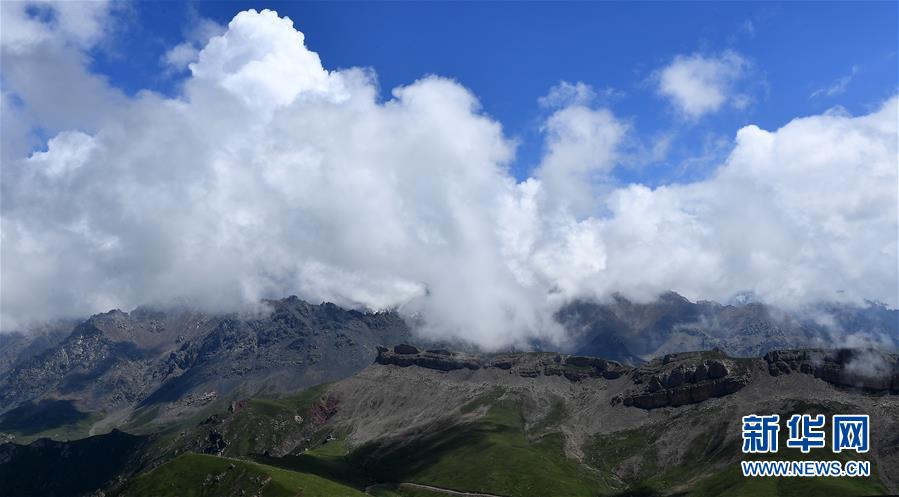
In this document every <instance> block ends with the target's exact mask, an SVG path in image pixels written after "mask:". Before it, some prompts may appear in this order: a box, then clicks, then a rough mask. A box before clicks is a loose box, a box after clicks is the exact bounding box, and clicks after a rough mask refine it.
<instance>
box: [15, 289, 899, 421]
mask: <svg viewBox="0 0 899 497" xmlns="http://www.w3.org/2000/svg"><path fill="white" fill-rule="evenodd" d="M264 304H265V305H263V306H260V307H259V308H258V309H257V310H256V311H255V312H254V313H244V314H207V313H203V312H200V311H197V310H194V309H189V308H174V309H169V310H154V309H151V308H138V309H135V310H134V311H132V312H130V313H125V312H122V311H119V310H114V311H110V312H107V313H104V314H98V315H95V316H93V317H91V318H90V319H88V320H86V321H84V322H81V323H78V324H77V325H74V327H73V328H71V329H68V328H61V327H56V328H47V329H45V330H43V331H39V332H35V333H32V334H5V335H2V336H0V432H2V431H11V432H19V433H20V434H21V433H25V434H26V437H31V436H32V435H34V434H36V433H39V432H42V431H44V430H45V429H51V428H54V421H48V422H47V424H46V426H38V427H31V428H29V429H27V430H20V429H17V428H16V426H17V425H16V423H17V422H18V421H16V420H23V419H36V418H35V417H37V418H40V417H41V416H45V417H48V418H51V419H56V417H59V418H60V419H61V420H62V421H64V422H59V419H57V421H55V422H56V424H58V425H72V426H77V427H78V429H79V430H82V431H83V432H84V431H86V432H89V433H95V432H104V431H108V430H109V429H111V428H113V427H116V426H121V425H124V424H126V423H128V422H129V421H132V420H133V417H134V416H135V415H136V413H139V412H147V411H148V410H151V409H152V410H153V417H154V418H155V419H156V421H157V422H161V421H165V420H167V419H177V418H179V417H181V416H184V415H185V414H189V413H191V412H195V411H197V410H199V409H201V408H203V407H204V406H206V405H208V404H210V403H212V402H214V401H216V400H220V399H229V398H237V397H241V396H250V395H258V394H262V393H265V394H268V395H273V394H278V393H287V392H292V391H296V390H297V389H301V388H305V387H310V386H313V385H317V384H320V383H324V382H328V381H333V380H337V379H340V378H344V377H347V376H350V375H352V374H354V373H356V372H357V371H360V370H362V369H363V368H365V367H366V366H368V365H369V364H371V362H372V361H373V360H374V358H375V356H376V355H377V347H378V346H380V345H389V344H394V343H404V342H405V343H417V344H419V345H420V346H423V347H428V346H430V347H444V348H456V349H458V348H460V347H462V348H465V349H468V350H472V351H474V350H476V349H474V348H472V346H471V344H467V343H460V342H455V343H453V342H442V343H439V344H437V343H434V342H433V341H430V340H428V339H427V338H426V337H422V336H421V335H418V334H417V333H415V332H414V329H413V328H412V327H410V326H409V324H407V322H406V321H405V320H404V319H403V318H402V317H401V316H400V315H398V314H396V313H395V312H382V313H364V312H359V311H352V310H345V309H342V308H340V307H338V306H336V305H334V304H327V303H326V304H321V305H312V304H309V303H307V302H304V301H302V300H300V299H298V298H296V297H290V298H286V299H283V300H274V301H266V302H265V303H264ZM557 318H558V319H559V322H560V323H561V326H563V327H564V328H565V329H566V330H567V331H566V334H567V339H566V341H565V342H563V343H562V344H559V343H539V342H534V343H533V344H532V347H531V348H532V349H535V350H541V349H542V350H562V351H563V352H567V353H574V354H581V355H590V356H597V357H603V358H606V359H610V360H615V361H619V362H622V363H624V364H632V365H639V364H641V363H643V362H645V361H648V360H651V359H653V358H657V357H660V356H661V355H664V354H668V353H673V352H684V351H694V350H711V349H719V350H721V351H723V352H724V353H727V354H730V355H732V356H740V357H751V356H754V357H760V356H762V355H764V354H765V353H767V352H769V351H771V350H775V349H786V348H797V347H816V348H818V347H827V348H831V347H840V346H856V347H858V346H863V347H877V348H880V349H883V350H895V345H894V344H895V343H896V342H897V341H899V319H897V311H895V310H889V309H887V308H885V307H883V306H878V305H873V304H872V305H869V306H867V307H864V308H858V307H850V306H840V305H830V306H823V305H822V306H818V307H816V308H814V309H812V310H809V311H805V312H803V313H789V312H784V311H781V310H778V309H775V308H772V307H769V306H766V305H763V304H755V303H747V304H741V305H736V306H734V305H721V304H717V303H713V302H699V303H694V302H690V301H688V300H687V299H685V298H683V297H681V296H679V295H677V294H675V293H668V294H665V295H663V296H662V297H660V298H659V299H658V300H657V301H655V302H652V303H649V304H636V303H633V302H630V301H628V300H627V299H624V298H623V297H616V298H614V299H613V300H611V301H610V302H606V303H591V302H584V301H581V302H575V303H572V304H569V305H567V306H565V307H563V309H562V310H561V311H559V313H558V315H557ZM60 326H62V325H60ZM560 345H561V346H560ZM4 426H6V427H7V429H6V430H4V428H3V427H4ZM28 430H30V434H29V433H28Z"/></svg>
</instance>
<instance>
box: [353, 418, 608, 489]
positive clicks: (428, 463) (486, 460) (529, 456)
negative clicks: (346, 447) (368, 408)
mask: <svg viewBox="0 0 899 497" xmlns="http://www.w3.org/2000/svg"><path fill="white" fill-rule="evenodd" d="M384 449H385V448H383V447H374V446H369V447H364V448H362V449H360V450H359V451H357V452H356V453H354V454H353V456H352V457H353V459H354V460H357V461H360V462H361V463H362V464H364V465H365V467H366V468H367V469H368V470H369V471H371V473H372V474H373V475H374V476H376V477H377V478H378V479H379V480H381V481H390V482H415V483H423V484H428V485H434V486H438V487H445V488H451V489H455V490H463V491H470V492H485V493H494V494H498V495H508V496H512V497H518V496H522V497H523V496H543V495H565V496H570V497H576V496H595V495H597V494H598V493H600V492H602V491H610V490H611V488H610V487H608V486H607V485H604V484H603V483H602V482H601V481H600V480H599V479H598V478H597V477H596V476H595V475H594V474H592V473H590V472H589V471H588V470H586V468H583V467H582V466H580V465H579V464H577V463H576V462H575V461H572V460H571V459H568V458H567V457H566V456H565V454H564V451H563V447H562V438H561V436H560V435H558V434H554V435H548V436H545V437H543V438H542V439H540V440H535V441H529V440H528V438H527V436H526V435H525V431H524V423H523V421H522V419H521V416H520V415H519V412H518V410H517V409H516V408H515V407H513V406H511V405H509V404H495V405H493V406H492V407H491V408H490V409H489V411H488V413H487V414H486V415H485V416H484V417H483V418H480V419H479V420H477V421H476V422H473V423H469V424H464V425H458V426H453V427H451V428H448V429H446V430H443V431H441V432H439V433H436V434H434V435H432V436H430V437H427V438H424V439H421V440H417V441H413V442H412V443H409V444H406V445H403V446H400V447H396V448H387V450H386V451H385V450H384ZM379 452H380V455H379Z"/></svg>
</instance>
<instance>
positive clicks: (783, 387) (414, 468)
mask: <svg viewBox="0 0 899 497" xmlns="http://www.w3.org/2000/svg"><path fill="white" fill-rule="evenodd" d="M557 319H558V320H559V322H560V323H562V324H563V326H564V327H565V329H566V330H567V331H568V333H569V337H570V340H569V342H568V343H567V345H566V347H564V348H563V349H564V350H560V351H559V352H556V351H551V350H548V349H549V345H548V344H540V343H537V344H534V349H535V350H534V351H529V352H520V351H507V352H498V353H491V354H483V353H479V352H477V351H474V350H472V349H471V348H469V347H461V345H462V344H452V343H435V342H433V341H432V340H425V339H422V338H421V337H420V336H418V335H417V334H416V333H415V332H414V330H413V329H411V328H410V326H409V325H407V323H406V321H404V319H403V318H402V317H401V316H400V315H399V314H397V313H395V312H380V313H366V312H360V311H354V310H346V309H342V308H340V307H338V306H336V305H334V304H328V303H325V304H321V305H313V304H309V303H307V302H304V301H302V300H300V299H298V298H296V297H289V298H286V299H282V300H271V301H266V302H265V306H264V307H263V310H261V311H259V312H256V313H254V314H219V315H217V314H209V313H204V312H200V311H197V310H195V309H189V308H178V309H167V310H160V309H151V308H138V309H135V310H133V311H131V312H128V313H125V312H122V311H118V310H115V311H110V312H108V313H104V314H98V315H95V316H93V317H91V318H89V319H87V320H85V321H83V322H78V323H71V322H70V323H57V324H55V325H52V326H49V325H48V326H46V327H44V328H43V329H41V330H38V331H37V332H31V333H28V334H24V333H19V334H6V335H2V336H0V337H2V338H0V340H2V341H0V433H2V434H0V437H2V438H0V440H5V441H6V443H5V444H3V445H0V495H14V496H15V495H58V496H63V495H67V496H68V495H72V496H78V495H88V494H91V493H97V492H100V493H104V492H106V493H111V494H120V495H137V496H142V495H257V494H258V495H297V494H298V493H297V489H303V490H302V492H301V493H299V494H300V495H321V496H336V495H357V494H359V495H361V494H365V493H368V494H369V495H384V496H391V495H393V496H423V495H498V496H528V495H656V494H659V495H668V494H688V495H694V494H695V495H738V494H739V492H744V495H760V494H766V495H804V494H797V493H795V492H793V493H792V494H791V493H790V491H791V490H790V486H791V485H793V486H797V485H798V486H799V487H801V489H804V490H810V491H812V490H814V491H819V492H825V493H822V494H820V495H824V494H827V495H858V494H880V493H883V492H887V491H894V492H895V491H897V488H899V487H897V485H899V422H897V420H899V416H897V413H899V398H897V394H899V360H897V356H896V355H895V354H894V353H892V352H894V351H892V352H891V351H889V350H887V351H882V350H874V349H871V348H855V349H849V348H841V347H837V346H838V345H841V344H840V343H839V342H835V341H834V337H835V336H838V335H842V336H847V335H848V336H851V337H854V338H853V340H856V341H857V342H858V343H861V344H867V345H870V344H883V343H896V342H899V330H897V326H899V325H897V321H899V318H897V314H896V311H894V310H890V309H887V308H884V307H882V306H879V305H874V304H870V305H868V306H866V307H861V308H859V307H849V306H838V305H826V306H825V305H821V306H817V307H816V308H813V309H804V310H802V311H801V312H800V311H792V312H787V311H782V310H779V309H776V308H774V307H771V306H767V305H764V304H759V303H746V304H741V305H721V304H717V303H712V302H696V303H694V302H690V301H688V300H687V299H684V298H683V297H681V296H679V295H677V294H674V293H669V294H665V295H663V296H661V297H660V298H659V299H658V300H657V301H654V302H650V303H634V302H631V301H629V300H627V299H625V298H623V297H620V296H619V297H613V298H612V299H610V300H609V301H606V302H573V303H571V304H569V305H567V306H565V307H563V308H562V309H561V310H560V311H559V312H558V314H557ZM67 326H71V328H69V329H68V330H66V327H67ZM837 330H839V331H837ZM396 344H400V345H396ZM385 345H387V347H385ZM457 345H459V346H458V347H457ZM849 345H851V344H849ZM762 411H764V412H772V413H781V415H782V416H786V415H788V414H790V413H793V412H809V411H814V412H815V413H825V414H827V413H843V412H864V413H869V414H870V415H871V417H872V425H873V426H875V427H876V431H872V436H873V437H876V438H875V439H874V440H873V442H872V444H873V446H874V447H875V448H876V449H875V450H872V451H871V453H870V454H868V455H866V458H867V459H869V460H871V461H872V464H873V465H874V468H875V475H874V477H872V478H871V479H849V478H842V479H840V478H835V479H831V480H829V481H828V480H818V479H808V480H807V481H805V480H803V481H800V482H788V483H784V484H782V483H780V482H776V481H775V482H774V483H771V482H764V481H763V482H762V483H758V482H753V481H752V480H746V479H743V478H742V477H739V478H738V477H737V473H736V463H737V461H738V459H739V457H740V452H739V431H738V428H739V418H740V416H742V415H746V414H749V413H750V412H762ZM788 454H789V453H788ZM795 455H796V456H797V457H804V456H802V455H799V454H795ZM794 458H795V457H794ZM98 460H103V461H105V462H104V463H102V464H100V463H96V461H98ZM47 465H52V467H54V468H55V470H54V471H53V473H52V475H51V476H47V475H46V474H45V475H44V476H38V475H39V474H40V471H41V468H46V467H47ZM165 485H170V486H169V487H166V486H165ZM753 485H756V486H753ZM784 486H786V487H788V488H782V487H784ZM734 489H736V490H738V491H739V492H736V491H734ZM732 491H733V492H732ZM453 492H456V493H455V494H454V493H453ZM459 492H461V494H460V493H459ZM97 495H99V494H97Z"/></svg>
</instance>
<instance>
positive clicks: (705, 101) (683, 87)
mask: <svg viewBox="0 0 899 497" xmlns="http://www.w3.org/2000/svg"><path fill="white" fill-rule="evenodd" d="M748 65H749V63H748V61H747V60H746V59H745V58H744V57H743V56H742V55H740V54H738V53H736V52H733V51H726V52H724V53H722V54H721V55H720V56H717V57H710V56H704V55H701V54H692V55H678V56H677V57H675V58H674V60H673V61H671V63H670V64H668V65H667V66H665V67H664V68H662V69H661V70H660V71H659V72H658V73H657V75H656V76H657V78H658V92H659V94H660V95H662V96H664V97H666V98H668V99H669V100H670V101H671V103H672V105H673V106H674V107H675V108H676V109H677V110H678V112H680V113H681V114H682V115H683V116H684V117H686V118H688V119H698V118H700V117H702V116H703V115H705V114H709V113H712V112H716V111H718V110H719V109H720V108H721V107H722V106H723V105H724V104H725V103H727V102H728V101H730V102H732V103H733V104H735V105H736V106H737V107H738V108H743V107H745V105H746V103H748V96H746V95H741V94H736V93H735V91H734V84H735V83H736V82H737V81H738V80H739V79H740V78H742V77H743V75H744V73H745V71H746V68H747V67H748Z"/></svg>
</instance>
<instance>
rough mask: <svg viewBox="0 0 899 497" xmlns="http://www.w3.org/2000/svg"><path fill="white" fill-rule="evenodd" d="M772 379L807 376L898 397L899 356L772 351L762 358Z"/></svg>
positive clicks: (847, 351) (868, 351)
mask: <svg viewBox="0 0 899 497" xmlns="http://www.w3.org/2000/svg"><path fill="white" fill-rule="evenodd" d="M764 359H765V362H767V364H768V372H769V373H770V374H771V375H772V376H780V375H784V374H793V373H800V374H807V375H812V376H814V377H815V378H820V379H822V380H824V381H826V382H828V383H830V384H832V385H836V386H839V387H849V388H860V389H863V390H868V391H871V392H878V393H891V394H899V356H897V355H896V354H887V353H883V352H879V351H876V350H871V349H839V350H776V351H772V352H769V353H767V354H765V357H764Z"/></svg>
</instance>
